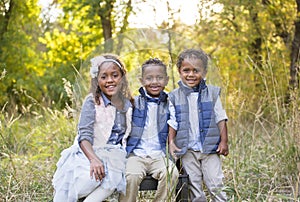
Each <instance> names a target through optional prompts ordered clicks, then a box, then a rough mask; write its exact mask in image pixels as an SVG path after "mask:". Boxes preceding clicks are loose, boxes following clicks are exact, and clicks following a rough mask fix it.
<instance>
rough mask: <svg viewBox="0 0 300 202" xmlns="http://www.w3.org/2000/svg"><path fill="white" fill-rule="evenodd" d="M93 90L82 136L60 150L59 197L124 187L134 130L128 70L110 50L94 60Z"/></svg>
mask: <svg viewBox="0 0 300 202" xmlns="http://www.w3.org/2000/svg"><path fill="white" fill-rule="evenodd" d="M90 73H91V76H92V80H91V92H90V94H89V95H88V96H87V97H86V99H85V101H84V103H83V106H82V110H81V114H80V119H79V123H78V136H77V139H76V141H75V143H74V145H72V146H71V147H70V148H68V149H65V150H64V151H63V152H62V153H61V158H60V160H59V161H58V163H57V170H56V172H55V174H54V177H53V186H54V189H55V194H54V202H56V201H60V202H61V201H74V202H76V201H77V200H78V199H81V198H85V199H84V201H85V202H91V201H95V202H96V201H103V200H105V199H106V198H107V197H109V196H110V195H111V194H112V193H113V192H114V191H115V190H117V191H118V192H123V193H125V191H126V180H125V163H126V159H125V158H126V152H125V147H126V138H127V137H128V135H129V132H130V130H131V114H132V107H131V102H130V101H131V99H132V98H131V95H130V92H129V89H128V82H127V79H126V76H125V74H126V71H125V69H124V65H123V64H122V63H121V61H120V60H119V59H118V58H117V57H116V56H115V55H111V54H105V55H102V56H97V57H95V58H93V59H92V60H91V70H90Z"/></svg>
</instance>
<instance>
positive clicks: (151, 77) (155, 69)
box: [140, 64, 169, 97]
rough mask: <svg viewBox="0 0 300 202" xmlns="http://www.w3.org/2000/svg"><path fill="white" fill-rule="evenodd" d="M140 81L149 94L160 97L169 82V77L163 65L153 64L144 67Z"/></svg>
mask: <svg viewBox="0 0 300 202" xmlns="http://www.w3.org/2000/svg"><path fill="white" fill-rule="evenodd" d="M140 81H141V83H142V85H143V86H144V87H145V89H146V91H147V94H148V95H150V96H151V97H159V94H160V92H161V91H163V90H164V89H165V86H166V85H167V84H168V81H169V77H168V76H167V74H166V71H165V68H164V67H163V66H160V65H156V64H152V65H149V66H146V67H145V68H144V71H143V75H142V78H141V79H140Z"/></svg>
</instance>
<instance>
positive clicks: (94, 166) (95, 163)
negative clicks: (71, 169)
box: [90, 158, 105, 181]
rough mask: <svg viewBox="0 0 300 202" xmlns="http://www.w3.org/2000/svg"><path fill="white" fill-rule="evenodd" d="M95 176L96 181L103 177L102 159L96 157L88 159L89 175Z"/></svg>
mask: <svg viewBox="0 0 300 202" xmlns="http://www.w3.org/2000/svg"><path fill="white" fill-rule="evenodd" d="M93 175H94V176H95V179H96V181H102V179H103V178H104V177H105V171H104V166H103V163H102V161H100V160H99V159H98V158H94V159H91V160H90V176H91V178H93Z"/></svg>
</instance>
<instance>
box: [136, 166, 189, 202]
mask: <svg viewBox="0 0 300 202" xmlns="http://www.w3.org/2000/svg"><path fill="white" fill-rule="evenodd" d="M176 165H177V168H178V170H179V178H178V183H177V186H176V201H180V202H188V182H189V176H188V174H187V173H186V172H185V170H184V169H183V168H182V166H181V165H180V163H179V161H177V164H176ZM157 185H158V181H157V180H156V179H154V178H153V177H151V176H150V175H147V176H146V177H145V178H144V179H143V181H142V182H141V184H140V191H148V190H157Z"/></svg>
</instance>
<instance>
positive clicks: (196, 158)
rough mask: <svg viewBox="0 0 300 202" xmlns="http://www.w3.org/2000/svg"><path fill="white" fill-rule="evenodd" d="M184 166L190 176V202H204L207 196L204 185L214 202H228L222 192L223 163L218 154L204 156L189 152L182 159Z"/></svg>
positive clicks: (199, 153)
mask: <svg viewBox="0 0 300 202" xmlns="http://www.w3.org/2000/svg"><path fill="white" fill-rule="evenodd" d="M182 165H183V167H184V168H185V170H186V172H187V174H189V189H190V201H193V202H204V201H206V196H205V193H204V191H203V187H202V184H203V182H204V183H205V185H206V187H207V189H208V191H209V194H210V195H211V199H212V201H226V200H227V199H226V193H225V192H224V191H223V190H222V189H223V188H224V186H223V181H222V180H223V177H224V175H223V172H222V163H221V159H220V157H219V155H217V154H203V153H201V152H195V151H192V150H188V151H187V152H186V154H185V155H183V157H182Z"/></svg>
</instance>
